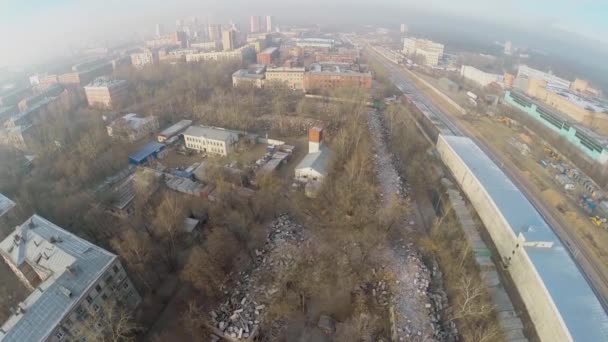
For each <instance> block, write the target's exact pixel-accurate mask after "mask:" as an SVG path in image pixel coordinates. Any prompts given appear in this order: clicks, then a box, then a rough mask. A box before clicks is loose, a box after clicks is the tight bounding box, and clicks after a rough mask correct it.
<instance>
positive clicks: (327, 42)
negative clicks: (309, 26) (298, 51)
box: [296, 38, 336, 49]
mask: <svg viewBox="0 0 608 342" xmlns="http://www.w3.org/2000/svg"><path fill="white" fill-rule="evenodd" d="M335 43H336V41H335V40H333V39H325V38H300V39H296V46H298V47H302V48H325V49H333V47H334V45H335Z"/></svg>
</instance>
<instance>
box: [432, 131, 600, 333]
mask: <svg viewBox="0 0 608 342" xmlns="http://www.w3.org/2000/svg"><path fill="white" fill-rule="evenodd" d="M437 150H438V152H439V155H440V156H441V159H442V160H443V162H444V163H445V164H446V165H447V166H448V168H449V169H450V171H451V173H452V175H453V176H454V178H455V180H456V181H457V182H458V183H459V184H460V187H461V188H462V190H463V191H464V192H465V193H466V195H467V197H468V198H469V200H470V201H471V203H472V204H473V206H474V207H475V209H476V211H477V213H478V214H479V217H480V218H481V220H482V221H483V223H484V225H485V227H486V229H487V230H488V232H489V234H490V236H491V238H492V240H493V242H494V244H495V245H496V248H497V250H498V253H499V255H500V257H501V258H502V263H503V265H504V266H505V267H506V268H507V270H508V272H509V274H510V275H511V277H512V278H513V281H514V283H515V286H516V287H517V290H518V292H519V294H520V296H521V297H522V300H523V302H524V304H525V306H526V309H527V310H528V313H529V314H530V317H531V319H532V321H533V323H534V325H535V327H536V331H537V333H538V335H539V337H540V339H541V340H542V341H552V342H553V341H608V315H607V314H606V312H605V311H604V309H603V308H602V305H601V303H600V301H599V299H598V298H597V297H596V295H595V294H594V292H593V290H592V289H591V287H590V285H589V284H588V283H587V281H586V279H585V278H584V276H583V274H582V273H581V271H580V270H579V269H578V267H577V265H576V264H575V262H574V260H573V259H572V258H571V257H570V254H569V253H568V251H567V250H566V248H565V247H564V246H563V245H562V243H561V242H560V240H559V238H558V237H557V236H556V235H555V233H554V232H553V230H552V229H551V228H550V227H549V226H548V225H547V223H546V222H545V220H544V219H543V218H542V216H541V215H540V214H539V213H538V211H537V210H536V208H534V206H533V205H532V204H531V203H530V202H529V201H528V199H527V198H526V197H525V196H524V194H522V193H521V191H520V190H519V189H518V188H517V187H516V186H515V185H514V184H513V182H511V180H510V179H509V178H508V177H507V176H506V175H505V174H504V173H503V171H502V170H501V169H500V168H499V167H498V166H497V165H496V164H495V163H494V162H493V161H492V160H491V159H490V158H489V157H488V156H487V155H486V154H485V153H484V152H483V151H482V150H481V149H480V148H479V146H477V145H476V144H475V143H474V142H473V141H472V140H471V139H469V138H466V137H458V136H445V135H440V136H439V139H438V142H437Z"/></svg>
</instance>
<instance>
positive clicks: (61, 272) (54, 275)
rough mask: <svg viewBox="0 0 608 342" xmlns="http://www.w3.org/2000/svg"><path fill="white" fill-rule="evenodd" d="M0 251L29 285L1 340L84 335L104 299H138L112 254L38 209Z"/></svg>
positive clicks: (16, 341)
mask: <svg viewBox="0 0 608 342" xmlns="http://www.w3.org/2000/svg"><path fill="white" fill-rule="evenodd" d="M0 255H2V258H3V259H4V261H5V262H6V263H7V265H8V266H9V267H10V268H11V270H12V271H13V272H15V274H16V275H17V277H18V278H19V279H20V280H21V281H22V282H23V283H24V284H25V286H26V287H27V288H28V289H29V290H30V291H32V292H31V294H30V295H29V296H28V297H27V298H26V299H25V300H24V301H23V302H21V303H19V305H18V306H17V308H15V309H13V310H12V315H11V316H10V317H9V318H8V320H7V321H6V322H4V324H2V327H0V341H2V342H24V341H63V340H69V341H85V340H86V339H87V337H89V339H90V335H91V331H90V327H89V326H87V321H90V320H94V319H96V318H95V317H96V315H100V314H101V312H103V307H104V303H105V302H106V301H107V300H109V299H110V298H115V299H116V300H120V301H122V302H123V303H125V304H127V305H130V306H136V305H137V304H139V302H140V301H141V297H140V296H139V294H138V293H137V291H136V289H135V288H134V287H133V284H132V283H131V280H130V279H129V278H128V276H127V274H126V272H125V270H124V268H123V267H122V265H121V264H120V261H119V260H118V257H117V256H116V255H114V254H112V253H110V252H108V251H106V250H104V249H102V248H100V247H98V246H96V245H94V244H92V243H90V242H88V241H86V240H83V239H81V238H79V237H77V236H76V235H74V234H72V233H70V232H67V231H65V230H63V229H61V228H59V227H58V226H56V225H54V224H53V223H51V222H49V221H47V220H45V219H43V218H42V217H40V216H38V215H34V216H32V217H31V218H30V219H28V220H27V221H26V222H25V223H23V224H22V225H21V226H19V227H17V228H15V230H14V231H13V232H12V233H11V234H10V235H9V236H8V237H7V238H6V239H4V240H3V241H2V242H0ZM100 311H101V312H100ZM94 322H95V321H93V323H94Z"/></svg>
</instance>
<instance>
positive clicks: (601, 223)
mask: <svg viewBox="0 0 608 342" xmlns="http://www.w3.org/2000/svg"><path fill="white" fill-rule="evenodd" d="M590 219H591V222H592V223H593V224H594V225H595V226H596V227H600V228H604V229H606V226H607V224H606V221H607V220H606V219H605V218H601V217H599V216H592V217H590Z"/></svg>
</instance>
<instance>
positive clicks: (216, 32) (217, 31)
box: [209, 24, 222, 41]
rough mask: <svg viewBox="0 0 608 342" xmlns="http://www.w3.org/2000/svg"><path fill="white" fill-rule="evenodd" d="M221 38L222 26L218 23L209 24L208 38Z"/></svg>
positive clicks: (217, 39) (215, 39)
mask: <svg viewBox="0 0 608 342" xmlns="http://www.w3.org/2000/svg"><path fill="white" fill-rule="evenodd" d="M221 39H222V26H221V25H219V24H209V40H212V41H220V40H221Z"/></svg>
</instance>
